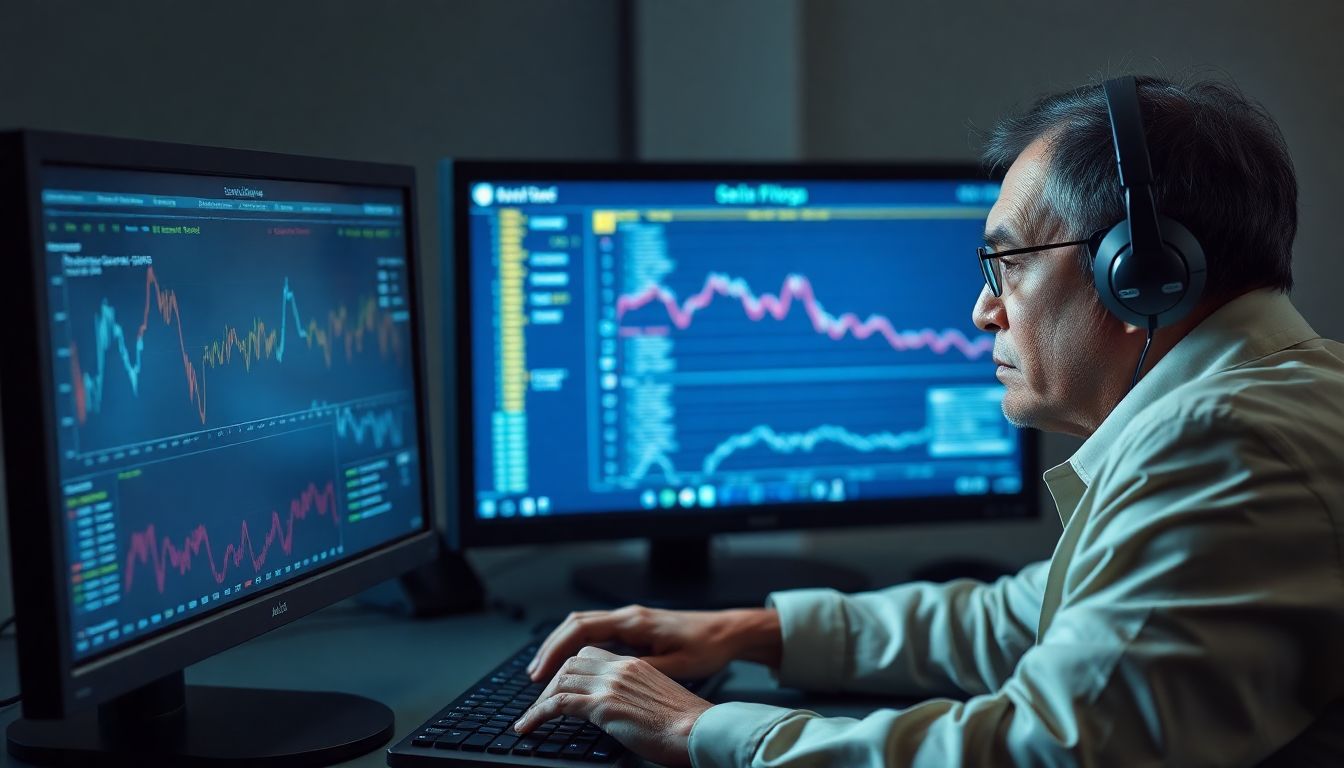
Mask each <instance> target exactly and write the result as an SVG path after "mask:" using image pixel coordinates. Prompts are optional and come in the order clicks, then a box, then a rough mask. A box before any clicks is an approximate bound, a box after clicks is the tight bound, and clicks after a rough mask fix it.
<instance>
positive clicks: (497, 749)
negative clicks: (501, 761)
mask: <svg viewBox="0 0 1344 768" xmlns="http://www.w3.org/2000/svg"><path fill="white" fill-rule="evenodd" d="M517 742H518V737H517V736H510V735H509V734H507V733H506V734H504V735H502V736H496V737H495V740H494V742H493V743H492V744H491V745H490V746H489V747H487V748H486V750H485V751H486V752H490V753H493V754H496V755H507V754H509V750H511V749H513V745H514V744H516V743H517Z"/></svg>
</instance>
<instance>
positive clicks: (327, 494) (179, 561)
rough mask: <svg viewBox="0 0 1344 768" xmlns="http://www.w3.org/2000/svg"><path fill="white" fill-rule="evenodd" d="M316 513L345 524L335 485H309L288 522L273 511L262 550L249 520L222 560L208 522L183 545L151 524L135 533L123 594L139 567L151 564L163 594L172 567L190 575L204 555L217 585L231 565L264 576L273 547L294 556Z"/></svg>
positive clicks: (291, 508)
mask: <svg viewBox="0 0 1344 768" xmlns="http://www.w3.org/2000/svg"><path fill="white" fill-rule="evenodd" d="M314 509H316V511H317V514H319V515H329V516H330V517H331V522H332V525H335V526H338V527H339V526H340V515H339V514H338V510H337V509H336V489H335V486H334V485H333V484H332V483H327V484H326V485H325V486H324V487H322V488H321V489H320V490H319V489H318V487H317V485H316V484H314V483H309V485H308V487H307V488H305V489H304V491H303V493H301V494H299V497H298V498H296V499H293V500H291V501H290V503H289V517H288V518H286V519H285V520H284V521H283V522H282V521H281V519H280V513H278V512H276V511H275V510H272V511H271V527H270V529H269V530H267V531H266V535H265V537H263V538H262V541H261V546H260V547H259V548H258V547H257V546H256V545H254V544H253V541H252V535H251V532H250V531H248V528H247V521H246V520H244V521H243V523H242V526H241V529H240V531H239V534H238V541H237V543H234V542H230V543H229V544H227V545H226V546H225V547H224V551H223V553H222V554H221V556H220V558H219V559H218V560H216V559H215V553H214V550H213V548H212V547H211V545H210V534H209V532H208V531H207V530H206V527H205V525H204V524H201V525H197V526H196V527H195V528H194V529H193V530H192V531H191V533H189V534H187V536H186V538H185V539H183V540H182V542H181V544H178V543H177V542H175V541H173V540H172V539H170V538H168V537H167V536H165V537H163V539H162V540H160V539H159V536H158V532H157V531H156V530H155V527H154V525H153V524H152V523H151V524H150V525H148V526H146V527H145V529H144V530H143V531H140V532H138V533H133V534H131V540H130V544H129V546H128V547H127V550H128V553H127V555H126V570H125V574H126V575H125V577H124V584H123V588H124V591H126V592H127V593H129V592H130V590H131V585H132V584H133V583H134V581H135V569H136V566H141V565H149V566H150V567H151V569H152V570H153V572H154V580H155V584H156V586H157V587H158V590H159V594H163V590H164V583H165V581H166V579H167V575H168V571H169V570H170V569H171V570H172V571H174V572H176V573H177V574H178V575H180V576H185V575H186V574H187V573H188V572H190V571H191V568H192V561H193V558H198V557H201V556H202V555H204V557H205V560H206V564H207V565H208V566H209V568H210V574H211V575H212V576H213V577H214V580H215V583H216V584H223V583H224V582H225V580H226V579H227V578H228V573H229V568H230V567H235V568H237V567H241V566H243V565H244V564H246V563H250V564H251V566H252V570H253V572H254V573H260V572H261V570H262V566H263V565H265V564H266V556H267V554H269V553H270V550H271V547H272V546H273V545H275V544H279V545H280V549H281V551H282V552H284V553H285V554H286V555H288V554H290V552H291V551H292V550H293V548H294V521H295V520H304V519H306V518H307V517H308V514H309V513H310V512H312V511H313V510H314Z"/></svg>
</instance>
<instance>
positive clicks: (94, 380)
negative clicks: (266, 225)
mask: <svg viewBox="0 0 1344 768" xmlns="http://www.w3.org/2000/svg"><path fill="white" fill-rule="evenodd" d="M151 313H153V314H155V315H156V316H157V317H158V318H159V319H161V320H162V322H163V324H164V325H167V326H168V327H169V328H170V329H172V331H174V332H175V333H176V336H177V344H178V349H179V351H180V355H181V366H182V373H183V377H184V379H185V383H186V394H187V399H188V400H189V402H190V403H191V404H192V405H193V406H194V407H195V410H196V414H197V418H198V419H199V420H200V423H201V424H205V423H206V419H207V406H206V391H205V381H204V371H205V369H207V368H219V367H221V366H224V365H227V364H229V363H230V362H232V361H233V360H234V354H235V352H236V353H237V354H238V357H239V359H240V360H241V362H242V363H243V366H244V369H245V370H247V371H251V370H252V367H253V364H254V363H256V362H259V361H261V360H263V359H272V358H273V359H274V360H275V361H276V362H279V363H283V361H284V357H285V351H286V345H287V342H288V337H289V330H290V325H289V317H291V316H292V317H293V318H294V323H293V333H294V335H296V336H297V337H298V338H299V339H300V340H302V341H304V342H305V343H306V345H307V348H308V349H313V348H314V347H316V348H317V349H319V350H320V351H321V353H322V357H323V362H324V364H325V366H326V367H327V368H330V367H331V366H332V357H333V350H334V349H335V348H337V347H338V345H339V346H340V347H343V348H344V351H345V357H346V361H347V362H350V361H352V360H353V359H354V357H355V355H356V354H358V353H361V352H363V351H364V348H365V345H366V342H365V337H366V335H374V336H376V341H377V347H378V352H379V355H380V357H382V358H388V357H389V356H390V357H393V358H395V359H396V361H397V362H398V363H400V362H401V356H402V341H401V335H400V333H399V331H398V330H397V328H396V326H395V323H394V322H393V320H392V317H391V315H390V314H388V313H380V312H379V311H378V306H377V301H376V300H375V299H372V298H368V299H364V300H362V301H361V302H360V304H359V309H358V310H357V311H356V312H355V313H353V314H352V313H351V312H350V311H349V309H348V308H347V307H346V306H344V305H342V306H339V307H337V308H336V309H334V310H331V311H330V312H328V314H327V317H326V322H325V324H323V323H320V322H319V321H318V320H317V319H315V318H310V319H309V320H308V321H307V322H304V321H303V319H302V317H301V315H300V313H299V307H298V301H297V297H296V296H295V293H294V291H293V290H292V289H291V288H290V284H289V279H288V278H287V277H286V278H285V279H284V283H283V286H282V288H281V296H280V324H279V326H280V327H279V329H278V330H277V329H271V328H268V327H267V325H266V323H265V322H264V321H262V320H260V319H254V320H253V322H252V326H251V328H250V330H248V331H246V332H240V331H239V330H238V329H237V328H235V327H226V328H225V329H224V331H223V334H222V336H221V338H220V339H218V340H215V341H213V342H211V343H210V344H207V345H205V346H204V347H203V350H202V353H201V357H200V362H199V366H198V364H197V363H196V362H194V361H193V360H192V357H191V355H190V353H189V352H188V349H189V344H188V342H187V334H186V332H185V331H184V329H183V319H182V309H181V306H180V303H179V301H178V294H177V292H176V291H175V290H173V289H171V288H165V287H164V286H163V285H162V284H161V283H160V280H159V278H158V275H157V274H156V273H155V271H154V267H152V266H150V267H147V268H146V270H145V304H144V311H143V314H142V316H141V318H140V323H139V326H138V327H136V328H135V330H134V331H133V332H132V333H130V334H128V332H127V330H126V327H127V326H125V325H123V324H122V322H121V321H120V320H119V319H118V317H117V312H116V310H115V309H114V308H113V307H112V306H111V305H110V304H109V303H108V301H107V299H106V298H104V299H102V301H101V302H100V304H99V307H98V310H97V312H96V313H95V315H94V322H93V325H94V341H95V348H94V351H93V354H94V360H95V367H94V369H93V371H92V372H89V371H86V370H85V369H84V367H83V366H81V365H80V361H79V348H78V345H77V344H76V343H75V342H73V341H72V342H71V344H70V358H71V360H70V365H71V375H72V379H73V395H74V399H75V415H76V419H77V421H78V423H79V424H81V425H83V424H85V423H86V422H87V421H88V417H89V415H90V414H100V413H101V412H102V411H103V391H104V387H105V384H106V382H107V376H108V366H107V358H108V355H109V354H112V355H115V356H116V360H117V362H119V363H120V367H121V369H122V370H123V371H124V372H125V374H126V379H127V381H128V382H129V384H130V388H131V392H132V393H133V394H134V395H136V396H138V395H139V393H140V389H141V376H142V373H143V370H144V369H143V366H144V362H145V356H144V353H145V335H146V333H148V331H149V328H150V325H151V319H150V316H151ZM128 336H130V337H131V339H132V340H131V341H129V343H128ZM132 350H133V351H132Z"/></svg>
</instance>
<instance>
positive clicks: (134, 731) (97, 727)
mask: <svg viewBox="0 0 1344 768" xmlns="http://www.w3.org/2000/svg"><path fill="white" fill-rule="evenodd" d="M173 678H176V679H175V681H174V680H173ZM166 680H167V681H168V682H167V683H166V684H165V683H164V682H163V681H161V682H160V683H157V684H153V685H151V686H148V687H147V688H146V689H140V691H138V692H136V693H137V694H139V693H141V692H144V691H146V690H148V689H150V688H154V687H155V686H158V687H159V688H160V690H157V691H152V697H153V698H156V699H157V700H158V701H157V702H156V704H157V705H162V703H163V701H164V696H165V695H166V696H167V697H168V700H169V705H170V706H169V709H168V710H167V711H163V712H162V713H161V714H158V715H155V716H151V717H131V718H127V717H126V715H125V712H124V709H123V710H122V711H118V710H116V709H109V708H108V706H107V705H104V706H103V707H102V708H100V710H98V711H88V712H83V713H80V714H77V715H74V716H72V717H69V718H66V719H63V720H26V719H21V720H16V721H14V722H13V723H11V724H10V726H9V730H8V733H7V736H8V739H7V741H8V747H9V754H10V755H11V756H13V757H15V758H17V759H19V760H23V761H25V762H28V763H31V764H33V765H60V766H86V765H87V766H95V765H96V766H206V765H209V766H229V765H238V766H257V767H258V768H263V767H264V768H271V767H275V768H280V767H282V766H283V768H291V767H293V766H321V765H331V764H333V763H338V762H342V761H344V760H350V759H352V758H355V757H358V756H359V755H363V754H366V753H368V752H372V751H373V750H375V749H377V748H378V747H380V746H382V745H384V744H386V743H387V742H388V741H389V740H390V739H391V738H392V732H393V717H392V710H390V709H388V708H387V706H386V705H384V704H382V703H380V702H377V701H374V700H372V699H368V698H365V697H363V696H356V695H353V694H348V693H336V692H331V691H282V690H270V689H262V688H225V687H216V686H204V685H190V686H182V689H181V690H182V698H181V704H180V705H177V706H172V698H173V697H174V696H175V693H174V692H173V691H172V690H171V687H172V685H173V682H176V684H177V685H181V680H182V677H181V673H178V674H177V675H175V676H170V677H169V678H166ZM165 691H166V693H165ZM133 695H134V694H133ZM140 698H141V699H142V700H143V699H144V698H146V697H145V696H144V695H141V696H140ZM142 703H143V701H142V702H137V704H142ZM151 706H153V705H151ZM142 714H143V713H142Z"/></svg>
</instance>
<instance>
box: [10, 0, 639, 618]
mask: <svg viewBox="0 0 1344 768" xmlns="http://www.w3.org/2000/svg"><path fill="white" fill-rule="evenodd" d="M614 5H615V4H614V2H610V1H603V2H595V1H593V0H526V1H522V2H520V1H519V0H512V1H511V2H508V3H499V2H491V1H490V0H471V1H470V2H464V1H462V0H458V1H457V2H451V3H447V2H442V3H440V2H411V1H410V0H403V1H402V2H379V3H370V2H363V1H354V0H339V1H338V0H296V1H291V2H259V1H257V0H245V1H243V2H229V3H223V4H221V3H208V4H207V3H182V2H167V1H163V0H159V1H156V2H144V1H136V2H118V3H97V2H70V1H69V0H17V1H16V0H5V2H4V3H0V127H29V128H46V129H57V130H67V131H83V132H89V133H103V134H110V135H114V136H129V137H135V138H143V139H159V140H167V141H181V142H189V143H198V144H212V145H220V146H233V147H245V148H248V149H261V150H270V151H277V152H295V153H302V154H312V155H322V156H329V157H342V158H352V159H361V160H377V161H384V162H395V163H409V164H413V165H415V166H416V169H417V172H418V175H419V188H420V214H421V222H422V226H421V228H420V232H421V246H422V249H423V252H424V254H425V255H426V258H425V260H424V267H425V270H424V278H425V281H426V284H427V285H429V286H437V285H438V284H439V264H438V258H437V254H438V253H439V250H438V245H439V238H438V224H437V207H436V206H437V195H436V190H437V184H436V179H437V168H436V164H437V161H438V159H439V158H440V157H443V156H446V155H456V156H461V157H501V156H522V157H555V158H601V157H613V156H615V154H616V152H617V149H618V145H619V142H618V136H617V128H618V125H619V120H618V116H617V104H618V101H617V99H616V93H617V84H618V82H617V67H616V60H617V51H616V46H615V44H614V41H615V40H616V39H617V35H618V32H617V23H616V15H615V14H614V13H613V12H612V9H613V7H614ZM427 299H428V301H427V304H428V307H427V309H428V315H429V318H430V322H429V346H430V348H431V349H433V350H437V349H438V346H439V340H440V333H439V323H438V318H439V317H440V307H439V302H438V297H437V292H436V291H432V290H431V291H429V292H428V296H427ZM440 362H441V361H440V358H439V356H438V355H437V354H432V355H431V376H432V377H433V380H435V381H438V380H441V365H440ZM432 391H433V393H434V396H433V402H432V404H431V405H432V410H433V423H434V429H435V430H437V429H438V425H439V424H440V423H441V422H440V418H439V417H440V415H441V414H442V397H441V391H440V390H432ZM6 405H7V406H10V405H11V404H6ZM435 458H436V461H437V462H438V463H439V466H438V476H439V477H443V476H444V472H443V470H444V467H443V465H442V462H443V452H442V451H436V454H435ZM442 490H443V489H442V487H440V488H439V491H440V494H441V493H442ZM7 530H8V528H7V525H5V524H3V520H0V574H3V577H2V578H3V582H4V583H3V585H0V616H4V615H8V614H9V612H10V597H9V583H8V582H9V569H8V567H7V565H6V563H5V560H7V558H8V556H9V547H8V544H7V542H6V541H5V538H6V536H7Z"/></svg>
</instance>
